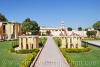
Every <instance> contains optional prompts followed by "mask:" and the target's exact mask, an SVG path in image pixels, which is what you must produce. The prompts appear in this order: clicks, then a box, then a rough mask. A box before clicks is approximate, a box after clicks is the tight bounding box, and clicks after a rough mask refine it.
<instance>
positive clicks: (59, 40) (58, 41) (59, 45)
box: [53, 37, 61, 47]
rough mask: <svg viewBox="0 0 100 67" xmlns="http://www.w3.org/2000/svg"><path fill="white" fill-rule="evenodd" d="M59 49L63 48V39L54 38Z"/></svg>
mask: <svg viewBox="0 0 100 67" xmlns="http://www.w3.org/2000/svg"><path fill="white" fill-rule="evenodd" d="M53 39H54V41H55V43H56V44H57V46H58V47H61V39H60V38H58V37H54V38H53Z"/></svg>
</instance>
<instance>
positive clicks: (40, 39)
mask: <svg viewBox="0 0 100 67" xmlns="http://www.w3.org/2000/svg"><path fill="white" fill-rule="evenodd" d="M46 40H47V38H45V37H44V38H39V46H40V47H42V46H43V45H44V44H45V42H46Z"/></svg>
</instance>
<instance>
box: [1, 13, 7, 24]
mask: <svg viewBox="0 0 100 67" xmlns="http://www.w3.org/2000/svg"><path fill="white" fill-rule="evenodd" d="M1 21H8V20H7V19H6V17H5V16H4V15H3V14H1V13H0V22H1Z"/></svg>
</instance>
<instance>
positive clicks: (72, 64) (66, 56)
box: [60, 48, 76, 67]
mask: <svg viewBox="0 0 100 67" xmlns="http://www.w3.org/2000/svg"><path fill="white" fill-rule="evenodd" d="M60 50H61V52H62V54H63V56H64V57H65V58H66V60H67V62H68V63H69V64H70V67H76V66H75V63H74V62H73V60H72V59H71V57H70V55H69V54H68V53H67V52H66V51H65V49H64V48H60Z"/></svg>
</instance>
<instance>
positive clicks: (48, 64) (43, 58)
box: [35, 37, 69, 67]
mask: <svg viewBox="0 0 100 67" xmlns="http://www.w3.org/2000/svg"><path fill="white" fill-rule="evenodd" d="M35 67H69V64H68V63H67V61H66V60H65V58H64V57H63V55H62V54H61V52H60V50H59V48H58V47H57V46H56V44H55V42H54V41H53V39H52V38H51V37H49V38H48V39H47V42H46V44H45V46H44V48H43V50H42V52H41V54H40V56H39V58H38V60H37V62H36V64H35Z"/></svg>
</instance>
